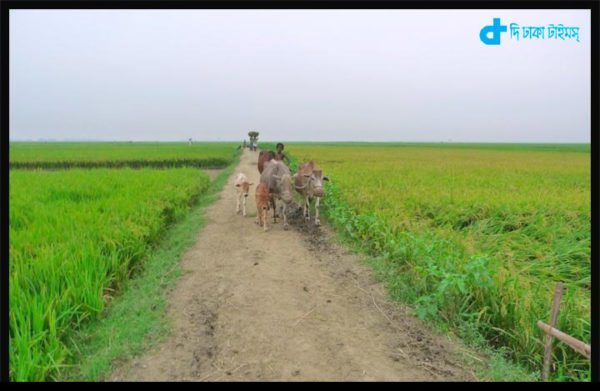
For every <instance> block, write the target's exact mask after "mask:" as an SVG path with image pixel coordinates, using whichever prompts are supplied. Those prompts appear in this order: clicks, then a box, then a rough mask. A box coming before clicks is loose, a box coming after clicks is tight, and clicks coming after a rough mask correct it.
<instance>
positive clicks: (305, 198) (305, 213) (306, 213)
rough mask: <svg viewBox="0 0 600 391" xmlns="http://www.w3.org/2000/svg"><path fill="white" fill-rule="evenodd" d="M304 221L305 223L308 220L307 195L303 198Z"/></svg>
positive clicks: (308, 205) (308, 206)
mask: <svg viewBox="0 0 600 391" xmlns="http://www.w3.org/2000/svg"><path fill="white" fill-rule="evenodd" d="M304 219H305V220H306V221H308V220H310V202H309V201H308V196H307V195H306V196H304Z"/></svg>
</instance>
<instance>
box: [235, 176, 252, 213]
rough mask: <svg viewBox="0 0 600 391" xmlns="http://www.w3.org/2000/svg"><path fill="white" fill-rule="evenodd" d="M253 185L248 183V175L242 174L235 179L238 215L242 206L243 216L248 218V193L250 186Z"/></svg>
mask: <svg viewBox="0 0 600 391" xmlns="http://www.w3.org/2000/svg"><path fill="white" fill-rule="evenodd" d="M252 185H253V183H251V182H248V178H247V177H246V175H244V174H242V173H241V172H240V173H239V174H238V176H237V178H235V190H236V192H237V197H236V200H237V205H236V208H235V211H236V213H240V206H242V208H241V209H243V212H242V214H243V216H246V198H247V197H248V192H249V191H250V186H252Z"/></svg>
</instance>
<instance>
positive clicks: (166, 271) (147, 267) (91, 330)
mask: <svg viewBox="0 0 600 391" xmlns="http://www.w3.org/2000/svg"><path fill="white" fill-rule="evenodd" d="M238 161H239V157H235V158H234V159H233V161H232V162H231V164H230V165H229V166H228V167H227V168H225V169H224V170H222V171H221V172H220V173H219V174H218V175H217V176H216V177H214V180H213V181H212V182H211V184H210V187H209V189H208V190H207V191H206V192H205V193H204V194H203V195H202V196H201V197H200V199H199V201H198V203H197V204H196V205H195V206H194V207H193V208H192V210H191V211H190V212H189V214H188V215H187V216H186V217H184V219H183V220H182V221H180V222H178V223H176V224H175V225H174V226H173V227H172V228H171V229H170V230H169V231H168V232H167V233H166V235H165V236H164V239H163V240H162V241H161V243H160V244H159V245H158V246H157V248H156V250H155V251H154V252H153V253H152V255H151V256H150V257H149V258H148V259H147V260H146V261H145V262H144V269H143V271H141V272H140V273H139V274H138V275H137V276H135V277H134V278H133V279H131V280H130V281H129V282H128V283H127V284H126V286H125V287H124V289H123V291H122V293H121V294H120V295H119V296H117V297H115V298H114V299H113V301H112V302H111V304H110V306H109V307H108V309H107V311H106V313H105V315H104V316H103V317H102V318H101V319H99V320H96V321H92V322H89V323H88V324H86V325H85V326H84V327H83V328H82V329H81V330H80V331H78V332H77V333H76V334H74V336H73V337H72V338H71V341H70V346H71V347H72V350H74V351H75V352H77V353H76V354H75V355H74V356H73V357H72V359H71V360H70V363H69V366H68V367H66V368H65V370H64V371H63V372H62V373H61V374H60V376H59V380H68V381H99V380H103V379H105V378H106V377H107V375H108V374H110V373H111V371H112V370H113V366H114V364H118V363H119V362H121V361H126V360H129V359H131V358H133V357H135V356H137V355H139V354H142V353H143V352H144V351H145V350H146V349H149V348H151V347H152V346H154V345H155V344H157V343H158V342H160V341H161V339H162V338H164V336H165V335H167V333H168V331H169V330H170V328H171V325H170V324H169V323H168V322H165V319H166V318H165V315H166V309H167V300H166V298H167V294H168V291H169V289H170V288H171V287H172V286H173V284H174V283H175V282H176V281H177V278H178V277H180V276H181V274H182V271H181V267H180V265H179V261H180V258H181V255H182V254H183V253H184V252H185V250H186V249H187V248H189V247H190V246H191V245H192V244H193V243H194V241H195V239H196V237H197V234H198V232H199V231H200V230H201V229H202V227H203V226H204V224H205V223H206V218H205V215H204V212H205V208H206V206H207V205H210V204H211V203H213V202H214V201H215V200H217V199H218V197H219V192H220V190H221V189H222V187H223V185H224V184H225V183H226V181H227V179H228V178H229V176H230V175H231V173H232V171H233V169H234V168H235V166H236V165H237V162H238ZM213 174H214V172H213ZM211 176H212V175H211Z"/></svg>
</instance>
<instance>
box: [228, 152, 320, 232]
mask: <svg viewBox="0 0 600 391" xmlns="http://www.w3.org/2000/svg"><path fill="white" fill-rule="evenodd" d="M278 157H279V156H278V154H275V153H273V152H272V151H261V152H260V153H259V155H258V164H257V167H258V172H259V173H260V183H259V184H258V185H257V186H256V193H255V195H256V210H257V213H256V223H257V224H258V225H260V226H261V227H263V229H264V230H265V231H266V230H267V211H268V210H270V209H271V210H273V222H274V223H277V217H279V216H278V215H277V209H276V202H277V200H279V201H281V202H282V205H281V211H282V215H283V229H285V230H287V229H288V222H287V216H286V212H287V209H288V208H289V207H290V204H291V203H292V201H293V190H294V189H295V190H296V191H297V192H298V193H300V195H302V198H303V200H304V202H303V205H302V206H303V216H304V218H305V219H306V220H307V221H308V220H310V210H309V209H310V200H311V199H313V198H315V199H316V201H315V224H316V225H320V224H321V221H320V220H319V204H320V201H321V197H323V196H324V195H325V192H324V191H323V181H328V180H329V178H328V177H327V176H323V172H322V171H321V169H320V168H319V167H318V166H317V165H316V164H315V163H314V161H310V162H308V163H304V164H302V165H301V166H300V167H299V168H298V172H297V173H295V174H293V175H292V173H291V172H290V169H289V168H288V167H287V166H286V165H285V163H284V162H283V161H282V160H281V159H278ZM252 185H253V183H251V182H249V181H248V178H247V177H246V175H244V174H242V173H239V174H238V176H237V177H236V180H235V188H236V191H237V206H236V212H237V213H240V212H241V213H242V214H243V216H246V197H248V193H249V191H250V186H252Z"/></svg>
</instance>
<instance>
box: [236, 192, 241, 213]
mask: <svg viewBox="0 0 600 391" xmlns="http://www.w3.org/2000/svg"><path fill="white" fill-rule="evenodd" d="M235 213H238V214H239V213H240V195H239V193H238V194H237V198H236V205H235Z"/></svg>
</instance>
